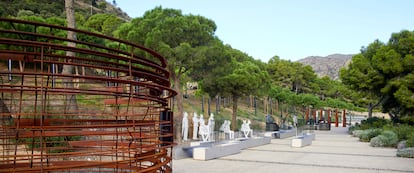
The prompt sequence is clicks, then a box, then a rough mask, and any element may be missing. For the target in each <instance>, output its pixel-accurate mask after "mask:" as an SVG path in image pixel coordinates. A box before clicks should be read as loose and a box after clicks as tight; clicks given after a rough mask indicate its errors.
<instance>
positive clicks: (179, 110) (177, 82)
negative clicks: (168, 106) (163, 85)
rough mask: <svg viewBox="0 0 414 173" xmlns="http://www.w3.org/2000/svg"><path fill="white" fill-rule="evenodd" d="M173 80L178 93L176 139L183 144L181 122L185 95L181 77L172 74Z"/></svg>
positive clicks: (175, 118) (175, 119)
mask: <svg viewBox="0 0 414 173" xmlns="http://www.w3.org/2000/svg"><path fill="white" fill-rule="evenodd" d="M171 78H172V80H173V81H174V90H175V91H176V92H177V96H176V98H177V99H176V103H177V113H176V114H174V127H175V128H174V134H175V139H176V140H177V141H178V143H180V142H181V139H182V135H181V121H182V119H183V112H184V111H183V93H182V92H181V85H180V77H179V76H177V74H175V73H173V72H172V73H171Z"/></svg>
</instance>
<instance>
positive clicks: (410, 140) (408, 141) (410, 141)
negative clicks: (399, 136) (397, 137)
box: [405, 132, 414, 147]
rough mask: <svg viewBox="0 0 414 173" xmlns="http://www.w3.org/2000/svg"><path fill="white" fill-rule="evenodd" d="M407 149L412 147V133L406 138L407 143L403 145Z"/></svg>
mask: <svg viewBox="0 0 414 173" xmlns="http://www.w3.org/2000/svg"><path fill="white" fill-rule="evenodd" d="M405 144H406V146H407V147H414V132H411V133H410V134H409V135H408V137H407V142H406V143H405Z"/></svg>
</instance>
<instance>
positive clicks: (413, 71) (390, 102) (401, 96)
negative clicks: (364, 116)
mask: <svg viewBox="0 0 414 173" xmlns="http://www.w3.org/2000/svg"><path fill="white" fill-rule="evenodd" d="M340 77H341V80H342V81H343V83H344V84H346V85H347V86H349V87H350V88H352V89H354V90H356V91H357V92H360V93H361V94H363V95H364V96H365V97H366V98H370V99H372V100H375V102H376V103H375V104H373V105H374V106H376V105H379V106H381V108H382V110H383V112H387V113H388V114H389V115H390V117H391V118H392V119H393V120H397V119H399V117H401V116H405V115H412V114H413V113H414V82H413V81H414V80H413V79H414V32H412V31H406V30H404V31H401V32H399V33H393V34H392V35H391V38H390V39H389V41H388V43H382V42H380V41H378V40H376V41H374V42H373V43H371V44H370V45H369V46H368V47H366V48H362V49H361V53H359V54H357V55H355V56H354V57H353V58H352V62H351V64H350V65H349V67H348V68H344V69H341V72H340Z"/></svg>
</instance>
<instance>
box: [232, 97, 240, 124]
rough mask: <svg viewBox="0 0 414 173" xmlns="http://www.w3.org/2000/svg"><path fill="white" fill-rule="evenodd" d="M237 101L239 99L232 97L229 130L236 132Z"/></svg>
mask: <svg viewBox="0 0 414 173" xmlns="http://www.w3.org/2000/svg"><path fill="white" fill-rule="evenodd" d="M238 101H239V97H238V96H235V95H233V115H232V117H231V128H232V129H233V130H234V131H236V129H237V119H236V118H237V102H238Z"/></svg>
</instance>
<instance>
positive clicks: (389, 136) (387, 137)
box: [370, 130, 398, 147]
mask: <svg viewBox="0 0 414 173" xmlns="http://www.w3.org/2000/svg"><path fill="white" fill-rule="evenodd" d="M397 143H398V136H397V134H395V133H394V132H393V131H388V130H387V131H383V132H382V133H381V134H380V135H378V136H376V137H373V138H372V139H371V140H370V145H371V146H373V147H393V146H396V145H397Z"/></svg>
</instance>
